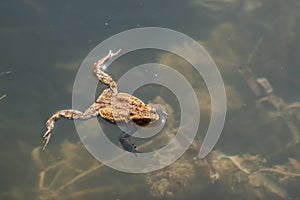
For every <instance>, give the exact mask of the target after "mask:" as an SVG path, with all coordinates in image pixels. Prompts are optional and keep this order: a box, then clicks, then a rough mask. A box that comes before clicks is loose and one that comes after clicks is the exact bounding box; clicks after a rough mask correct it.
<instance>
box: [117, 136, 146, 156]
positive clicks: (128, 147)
mask: <svg viewBox="0 0 300 200" xmlns="http://www.w3.org/2000/svg"><path fill="white" fill-rule="evenodd" d="M130 138H131V135H129V134H126V133H125V132H122V133H121V135H120V136H119V142H120V143H121V145H122V147H123V149H124V150H125V151H128V152H131V153H142V152H140V151H137V150H136V146H135V145H134V144H132V143H131V140H130Z"/></svg>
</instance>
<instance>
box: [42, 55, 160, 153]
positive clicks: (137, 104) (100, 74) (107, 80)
mask: <svg viewBox="0 0 300 200" xmlns="http://www.w3.org/2000/svg"><path fill="white" fill-rule="evenodd" d="M120 51H121V49H119V50H118V51H116V52H115V53H113V52H112V51H109V53H108V55H107V56H105V57H104V58H102V59H100V60H98V61H97V62H96V63H95V64H94V75H95V76H96V77H97V78H98V80H99V81H100V82H101V83H103V84H105V85H107V86H109V87H108V88H107V89H105V90H103V92H102V93H101V94H100V96H99V97H98V98H97V99H96V101H95V102H94V103H93V104H92V105H91V106H90V107H89V108H88V109H86V110H85V111H84V112H81V111H79V110H72V109H68V110H60V111H57V112H56V113H54V114H53V115H52V116H51V117H50V118H49V119H48V120H47V122H46V128H47V131H46V133H45V134H44V135H43V138H44V142H43V143H44V146H43V149H45V148H46V146H47V144H48V143H49V141H50V137H51V133H52V132H51V131H52V129H53V128H54V123H55V121H57V120H58V119H60V118H61V117H63V118H66V119H75V120H77V119H79V120H86V119H89V118H92V117H97V116H101V117H102V118H103V119H105V120H107V121H109V122H111V123H114V124H117V123H122V124H131V125H137V126H147V125H149V124H152V123H155V122H157V121H159V120H160V118H162V117H165V116H166V113H164V112H162V111H161V110H160V109H158V108H157V107H156V106H155V105H153V104H145V103H144V102H143V101H142V100H140V99H138V98H137V97H134V96H132V95H130V94H127V93H119V92H118V86H117V83H116V82H115V81H114V80H113V79H112V77H111V76H109V75H108V74H106V73H105V72H104V71H105V69H106V68H107V66H106V65H105V64H106V63H107V61H109V60H111V59H112V58H113V57H115V56H117V55H118V54H119V53H120ZM130 137H131V134H127V133H126V132H124V131H123V132H122V133H121V135H120V136H119V142H120V143H121V145H122V147H123V148H124V150H126V151H129V152H133V153H140V151H137V150H136V146H135V145H134V144H132V143H131V141H130Z"/></svg>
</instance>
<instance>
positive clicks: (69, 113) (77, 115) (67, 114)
mask: <svg viewBox="0 0 300 200" xmlns="http://www.w3.org/2000/svg"><path fill="white" fill-rule="evenodd" d="M98 109H99V104H97V103H94V104H93V105H91V106H90V107H89V108H88V109H87V110H86V111H85V112H81V111H78V110H71V109H69V110H60V111H57V112H56V113H54V114H53V115H52V116H51V117H50V118H49V119H48V120H47V122H46V128H47V131H46V133H45V134H44V135H43V138H44V141H43V143H44V145H43V150H44V149H45V148H46V146H47V144H48V143H49V141H50V137H51V131H52V129H53V128H54V124H55V122H56V121H57V120H59V119H60V118H61V117H63V118H66V119H82V120H84V119H89V118H91V117H95V116H97V115H98V114H99V113H98Z"/></svg>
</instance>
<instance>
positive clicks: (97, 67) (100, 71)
mask: <svg viewBox="0 0 300 200" xmlns="http://www.w3.org/2000/svg"><path fill="white" fill-rule="evenodd" d="M120 52H121V49H119V50H118V51H117V52H115V53H113V52H112V51H111V50H110V51H109V53H108V54H107V56H105V57H104V58H101V59H100V60H98V61H97V62H95V64H94V74H95V76H96V77H97V78H98V80H99V81H100V82H101V83H103V84H105V85H108V86H109V87H110V89H111V90H112V91H113V92H114V93H117V92H118V91H117V83H116V82H115V81H114V80H113V79H112V77H110V76H109V75H108V74H106V73H105V72H104V71H105V69H106V68H107V66H106V65H105V63H107V61H109V60H111V59H112V58H113V57H115V56H117V55H118V54H119V53H120Z"/></svg>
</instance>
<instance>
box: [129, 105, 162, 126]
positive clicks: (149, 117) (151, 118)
mask: <svg viewBox="0 0 300 200" xmlns="http://www.w3.org/2000/svg"><path fill="white" fill-rule="evenodd" d="M158 106H159V105H154V104H147V105H143V106H141V107H140V109H138V110H137V112H136V113H130V119H131V120H132V121H133V122H134V123H135V124H137V125H139V126H147V125H150V124H153V123H155V122H158V121H159V120H161V121H163V120H166V117H167V114H166V112H165V111H164V110H162V109H161V107H158Z"/></svg>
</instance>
